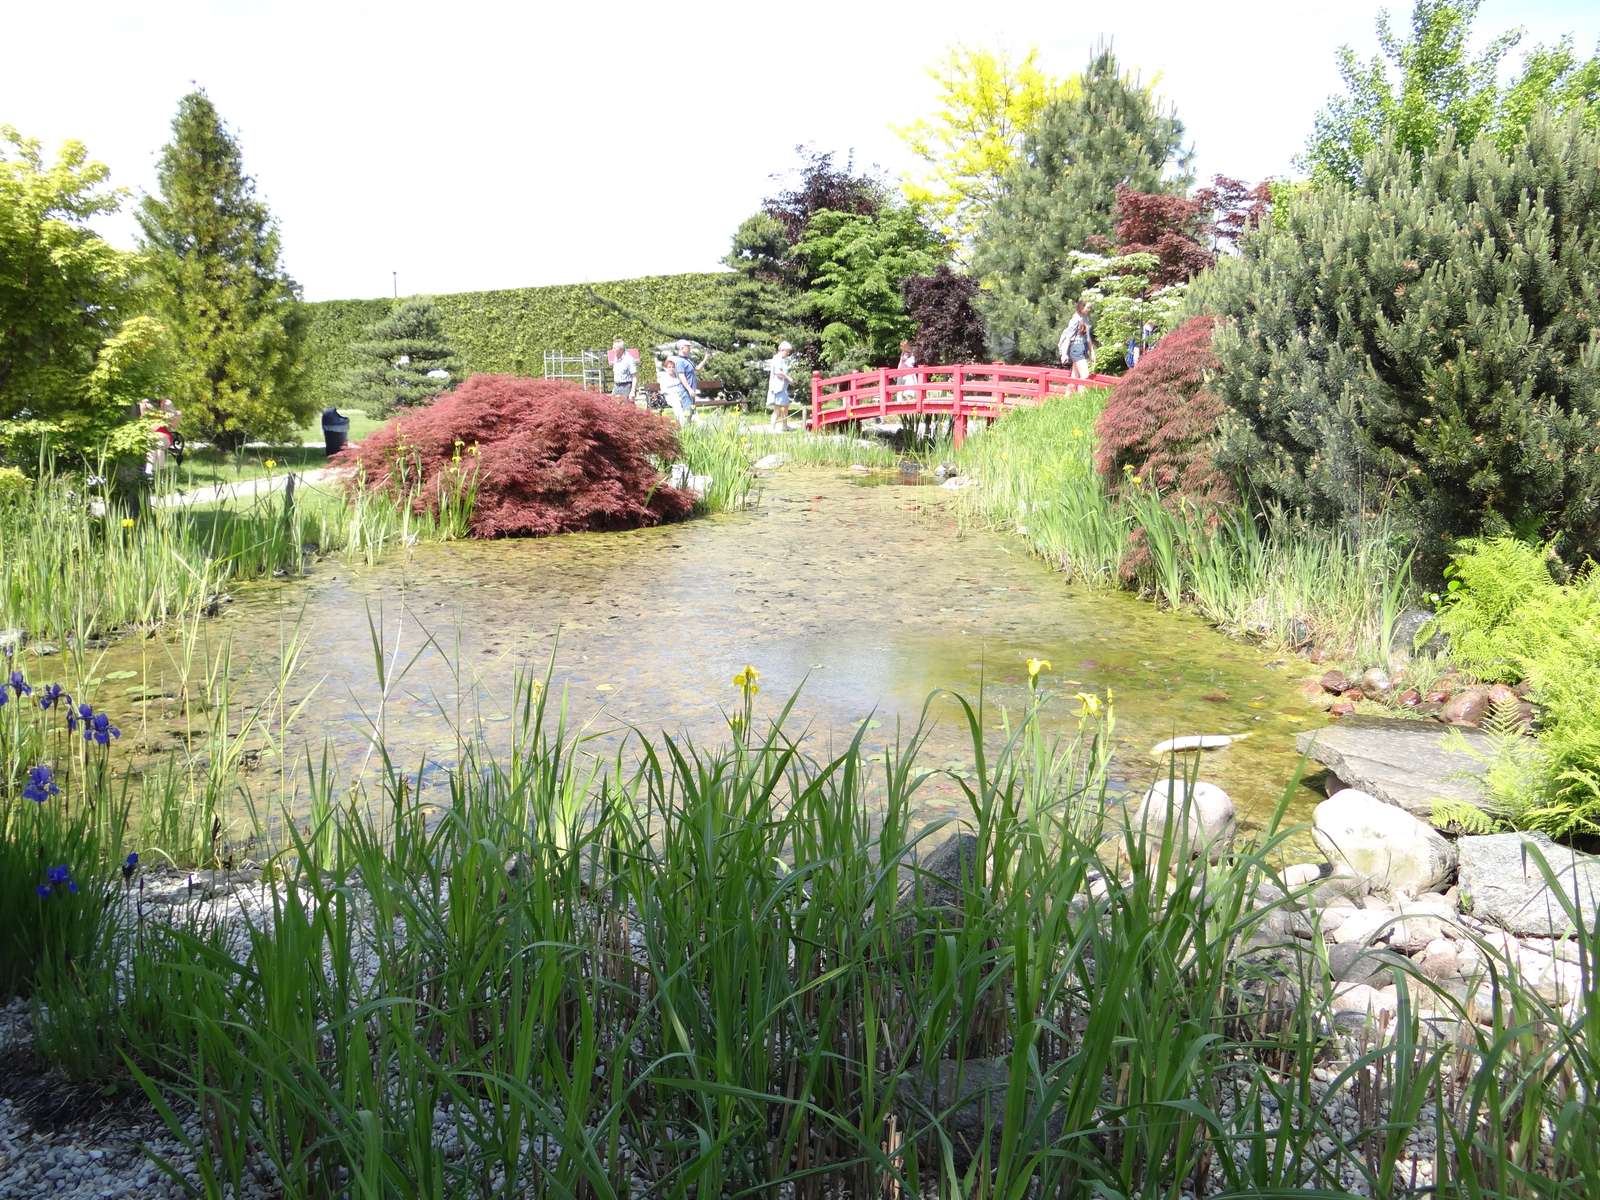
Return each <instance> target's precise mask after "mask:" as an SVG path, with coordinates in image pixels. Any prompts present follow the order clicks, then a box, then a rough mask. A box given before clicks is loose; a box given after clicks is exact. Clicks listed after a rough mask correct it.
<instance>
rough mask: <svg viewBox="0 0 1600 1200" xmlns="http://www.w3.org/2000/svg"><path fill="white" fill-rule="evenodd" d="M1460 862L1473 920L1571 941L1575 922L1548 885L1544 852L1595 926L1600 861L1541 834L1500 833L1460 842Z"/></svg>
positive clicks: (1464, 898)
mask: <svg viewBox="0 0 1600 1200" xmlns="http://www.w3.org/2000/svg"><path fill="white" fill-rule="evenodd" d="M1456 851H1457V853H1458V854H1459V855H1460V858H1461V903H1462V906H1463V907H1464V908H1467V909H1468V911H1470V912H1471V913H1472V915H1473V916H1475V917H1478V918H1481V919H1483V920H1486V921H1490V922H1492V923H1493V924H1495V925H1498V926H1499V927H1500V928H1502V929H1507V930H1509V931H1511V932H1512V933H1525V934H1533V935H1536V936H1538V937H1566V936H1567V935H1569V934H1571V933H1572V932H1573V924H1572V920H1571V918H1569V917H1568V915H1567V912H1566V910H1565V909H1564V908H1563V907H1562V904H1561V899H1560V897H1559V896H1558V895H1557V894H1556V892H1554V891H1553V890H1552V889H1551V888H1550V886H1549V884H1548V883H1547V882H1546V881H1545V877H1544V874H1543V873H1542V872H1541V871H1540V870H1539V865H1538V863H1537V862H1536V861H1534V858H1533V856H1532V855H1533V853H1538V854H1542V855H1543V856H1544V860H1545V863H1546V864H1547V865H1548V866H1549V868H1550V870H1551V873H1552V874H1554V875H1555V877H1556V880H1557V882H1558V883H1559V884H1560V885H1561V891H1562V892H1564V893H1565V894H1566V897H1567V899H1568V901H1569V902H1570V903H1571V904H1573V905H1574V906H1575V907H1576V908H1577V910H1578V912H1579V913H1580V914H1582V916H1583V917H1584V918H1585V919H1586V920H1587V921H1590V922H1593V921H1594V920H1595V914H1596V911H1597V906H1600V857H1596V856H1595V855H1593V854H1582V853H1580V852H1578V851H1576V850H1570V849H1568V848H1566V847H1565V846H1558V845H1556V844H1555V843H1554V842H1552V841H1551V840H1550V839H1549V838H1547V837H1545V836H1544V835H1543V834H1540V833H1495V834H1490V835H1488V836H1486V837H1463V838H1459V839H1457V841H1456Z"/></svg>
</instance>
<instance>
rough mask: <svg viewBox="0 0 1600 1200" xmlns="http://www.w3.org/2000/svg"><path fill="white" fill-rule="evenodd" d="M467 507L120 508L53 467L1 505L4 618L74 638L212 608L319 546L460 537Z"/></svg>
mask: <svg viewBox="0 0 1600 1200" xmlns="http://www.w3.org/2000/svg"><path fill="white" fill-rule="evenodd" d="M465 516H466V514H464V513H461V512H455V513H450V514H447V515H446V516H445V517H443V518H440V517H436V516H432V515H420V516H419V515H418V514H416V513H414V512H412V511H411V508H410V506H409V505H408V504H404V503H400V502H398V501H396V500H393V499H390V498H388V497H386V496H382V495H378V494H375V493H372V492H368V491H346V490H345V489H343V488H327V489H319V488H311V487H304V486H302V487H298V488H296V489H294V490H293V492H292V493H289V492H284V491H280V492H277V493H274V494H269V495H263V496H260V497H255V498H249V499H243V500H229V501H223V502H220V503H216V504H211V505H206V506H194V507H187V508H185V507H149V506H146V507H140V508H127V509H119V508H117V507H116V506H115V505H112V506H109V507H107V506H104V505H100V504H96V503H95V502H93V501H92V500H91V499H90V497H88V496H86V495H85V494H84V483H83V481H82V479H81V477H75V476H58V475H55V474H53V473H50V472H46V473H45V474H44V475H42V476H41V477H40V478H39V479H38V480H36V481H35V482H34V483H33V484H32V485H31V486H30V487H28V488H27V489H25V490H24V491H22V492H21V493H20V494H19V495H18V496H16V497H14V498H13V499H12V500H11V501H10V502H9V503H7V504H5V505H4V506H0V628H4V629H12V630H18V631H20V632H21V634H22V636H23V637H24V638H25V639H28V640H32V641H48V642H55V643H61V642H63V641H66V640H69V639H70V640H72V641H73V642H75V643H77V644H82V643H83V642H84V641H86V640H89V639H93V638H96V637H103V636H106V635H108V634H111V633H114V632H117V631H120V630H124V629H144V630H148V629H154V628H156V627H158V626H161V625H163V624H165V623H168V622H173V621H182V620H185V619H189V618H191V617H193V616H194V615H196V614H198V613H201V612H203V611H205V610H206V608H207V607H208V606H209V604H210V602H211V599H212V597H214V596H215V595H216V594H217V593H218V592H219V591H221V590H223V589H225V588H226V587H228V586H230V585H232V584H234V583H237V582H239V581H242V580H248V579H258V578H263V577H267V576H271V575H275V574H281V575H296V574H299V573H300V572H301V571H303V570H304V569H305V567H306V565H307V563H308V561H309V560H310V558H311V557H312V556H314V555H317V554H337V555H340V556H342V557H343V558H345V559H347V560H352V561H364V562H372V561H375V560H376V559H377V558H379V557H380V556H382V555H383V554H385V553H386V552H388V551H390V550H393V549H394V548H396V547H399V546H406V545H411V544H413V543H415V542H417V541H428V540H436V539H446V538H451V537H459V536H461V535H462V534H463V533H464V532H465Z"/></svg>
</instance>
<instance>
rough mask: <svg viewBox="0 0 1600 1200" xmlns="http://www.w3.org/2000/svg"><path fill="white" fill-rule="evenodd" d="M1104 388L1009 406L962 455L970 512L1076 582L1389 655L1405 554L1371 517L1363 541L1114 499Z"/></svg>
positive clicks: (1293, 525)
mask: <svg viewBox="0 0 1600 1200" xmlns="http://www.w3.org/2000/svg"><path fill="white" fill-rule="evenodd" d="M1104 402H1105V397H1104V394H1103V393H1097V392H1085V393H1081V394H1078V395H1074V396H1068V397H1062V398H1060V399H1055V400H1051V401H1050V402H1049V403H1047V404H1044V405H1041V406H1040V407H1038V408H1033V409H1024V410H1019V411H1016V412H1012V413H1008V414H1007V415H1006V417H1005V419H1004V420H1002V421H1000V422H998V423H997V424H996V425H995V426H994V427H993V428H992V429H990V430H989V431H987V432H986V434H985V435H984V436H983V437H980V438H974V439H972V440H970V441H969V442H968V443H967V444H966V445H965V446H964V447H963V448H962V450H961V452H960V455H959V459H960V462H961V464H962V466H963V467H964V469H965V470H966V471H968V472H969V473H970V474H972V475H973V476H974V477H975V478H976V480H977V486H976V487H973V488H969V489H967V490H966V491H965V492H963V493H962V494H963V497H964V499H963V506H964V509H965V511H966V513H967V514H968V516H969V517H970V518H971V519H973V520H976V521H981V522H984V523H986V524H989V525H991V526H994V527H997V528H1005V529H1015V530H1017V531H1018V532H1020V533H1021V534H1022V535H1023V537H1024V538H1025V539H1026V540H1027V542H1028V544H1029V545H1030V546H1031V547H1032V548H1033V550H1034V551H1035V552H1036V553H1037V554H1039V555H1040V556H1041V557H1042V558H1044V559H1046V560H1047V561H1049V562H1050V563H1052V564H1053V565H1055V566H1056V567H1057V568H1059V569H1060V570H1062V571H1064V572H1066V573H1068V574H1069V575H1071V576H1072V577H1073V578H1074V579H1078V580H1081V581H1083V582H1085V583H1088V584H1091V585H1095V586H1132V587H1134V588H1137V589H1139V590H1141V591H1144V592H1146V593H1148V594H1150V595H1151V596H1153V597H1154V598H1155V599H1157V600H1158V601H1159V602H1160V603H1162V604H1164V605H1166V606H1167V607H1170V608H1182V609H1189V610H1191V611H1194V612H1197V613H1199V614H1200V615H1201V616H1203V617H1205V618H1206V619H1207V620H1209V621H1211V622H1213V623H1214V624H1216V625H1218V626H1221V627H1222V628H1223V629H1225V630H1228V631H1229V632H1233V633H1236V634H1242V635H1248V636H1254V637H1261V638H1265V639H1268V640H1271V641H1275V642H1279V643H1283V644H1287V645H1302V644H1305V643H1307V642H1315V643H1316V644H1317V645H1318V646H1320V647H1322V648H1323V649H1324V650H1328V651H1331V652H1332V653H1335V654H1343V655H1349V656H1351V657H1353V658H1357V659H1361V660H1363V661H1365V662H1368V663H1371V662H1386V661H1387V660H1388V656H1389V653H1390V651H1391V650H1393V649H1395V647H1394V646H1393V644H1392V643H1393V633H1394V627H1395V621H1396V618H1397V617H1398V615H1399V611H1400V609H1401V607H1402V606H1403V604H1404V602H1405V600H1406V599H1408V598H1409V597H1410V595H1411V592H1412V581H1411V575H1410V565H1409V563H1410V558H1409V555H1408V554H1406V553H1404V552H1403V550H1402V549H1401V547H1399V546H1398V545H1397V543H1396V540H1395V538H1394V537H1393V536H1392V535H1391V533H1390V531H1389V529H1388V528H1387V527H1386V526H1385V525H1384V523H1383V522H1382V521H1381V520H1379V521H1375V522H1374V523H1373V524H1372V525H1371V526H1370V527H1369V528H1368V529H1366V530H1365V531H1363V533H1362V534H1361V536H1360V537H1358V538H1357V537H1352V536H1350V535H1349V534H1348V533H1344V532H1339V531H1332V530H1324V529H1317V528H1313V527H1311V526H1308V525H1307V524H1305V523H1304V522H1301V521H1299V520H1297V519H1295V518H1294V517H1293V516H1292V515H1291V514H1288V513H1285V512H1282V511H1280V510H1267V511H1260V510H1253V509H1250V508H1247V507H1243V506H1241V507H1235V508H1231V509H1221V510H1218V509H1206V510H1201V509H1198V508H1196V507H1195V506H1193V505H1191V504H1189V503H1187V502H1185V501H1182V500H1181V499H1178V498H1175V497H1169V496H1162V495H1159V494H1158V493H1157V492H1156V491H1155V490H1154V489H1153V488H1152V487H1151V486H1150V484H1149V483H1148V481H1145V480H1138V481H1135V480H1133V479H1129V480H1127V481H1125V483H1124V486H1123V487H1122V489H1120V494H1118V495H1113V494H1112V493H1111V491H1109V490H1108V489H1107V487H1106V485H1105V483H1104V481H1103V480H1102V479H1101V478H1100V475H1099V473H1098V472H1097V471H1096V470H1095V468H1094V446H1095V440H1094V438H1095V434H1094V423H1095V418H1096V417H1097V416H1098V415H1099V412H1100V409H1101V408H1102V407H1103V406H1104Z"/></svg>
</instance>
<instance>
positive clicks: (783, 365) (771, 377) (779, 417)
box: [767, 342, 794, 433]
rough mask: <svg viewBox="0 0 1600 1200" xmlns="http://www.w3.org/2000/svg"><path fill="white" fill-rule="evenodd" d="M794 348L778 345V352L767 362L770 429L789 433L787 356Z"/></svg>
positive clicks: (787, 345)
mask: <svg viewBox="0 0 1600 1200" xmlns="http://www.w3.org/2000/svg"><path fill="white" fill-rule="evenodd" d="M792 353H794V347H793V346H791V345H790V344H789V343H788V342H779V343H778V352H777V353H776V354H774V355H773V356H772V358H771V359H769V360H768V361H767V407H768V408H770V409H771V410H772V428H773V429H775V430H777V431H778V432H779V433H788V432H789V383H790V378H789V366H790V363H789V355H791V354H792Z"/></svg>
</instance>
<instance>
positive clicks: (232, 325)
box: [139, 92, 312, 449]
mask: <svg viewBox="0 0 1600 1200" xmlns="http://www.w3.org/2000/svg"><path fill="white" fill-rule="evenodd" d="M156 179H157V194H156V195H153V196H147V197H145V199H144V201H143V202H142V203H141V204H140V208H139V226H140V229H141V230H142V232H143V242H144V249H145V252H146V256H147V259H148V270H149V274H150V284H151V286H150V302H151V305H152V308H153V311H154V312H155V313H156V314H157V315H158V316H159V317H160V318H161V319H162V321H163V323H164V324H165V325H166V326H167V327H168V329H169V330H170V332H171V335H172V338H173V342H174V352H175V353H174V357H175V361H176V363H177V366H178V368H179V369H178V372H177V374H176V375H175V377H174V383H173V389H172V392H173V400H174V401H175V403H176V404H177V406H178V408H179V410H180V411H181V412H182V413H183V414H184V421H185V424H186V426H187V427H188V428H189V429H191V430H192V431H193V432H194V433H196V434H199V435H200V436H203V437H205V438H206V439H207V440H210V441H212V442H214V443H216V444H217V445H219V446H223V447H225V448H228V449H235V448H237V447H238V446H240V445H242V444H243V443H244V442H245V441H246V440H248V439H250V438H260V439H266V440H272V439H275V438H279V437H282V436H283V435H285V434H287V433H289V432H290V431H291V430H293V429H295V428H296V427H297V426H298V425H299V424H300V423H301V422H302V421H304V420H305V419H306V417H307V416H309V415H310V413H311V408H312V401H311V399H310V397H309V396H307V395H305V393H304V392H303V390H302V388H301V386H300V383H301V378H300V372H301V343H302V339H303V336H304V329H305V317H304V314H303V312H302V310H301V306H300V301H299V289H298V287H296V285H295V282H294V280H292V279H290V278H289V276H288V275H287V274H286V273H285V272H284V270H283V268H282V266H281V265H280V264H279V261H278V255H279V238H278V229H277V226H276V224H275V223H274V221H273V220H272V217H271V214H270V213H268V211H267V206H266V205H265V204H264V203H262V202H261V201H260V200H258V199H257V198H256V194H255V183H254V181H253V180H252V179H251V178H250V177H249V176H248V175H246V174H245V173H244V163H243V159H242V158H241V156H240V153H239V146H238V143H237V142H236V141H235V140H234V139H233V136H232V135H231V134H230V133H229V132H228V130H227V129H226V128H225V127H224V125H223V123H222V118H221V117H220V116H218V114H217V110H216V108H215V107H214V106H213V105H212V103H211V100H210V99H209V98H208V97H207V96H206V95H205V93H204V92H191V93H190V94H189V95H187V96H185V97H184V98H183V99H182V100H181V101H180V102H179V104H178V115H177V116H176V117H175V118H174V119H173V122H172V141H171V142H170V143H169V144H168V145H167V146H166V147H165V149H163V150H162V152H161V158H160V161H159V163H158V164H157V168H156Z"/></svg>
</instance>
